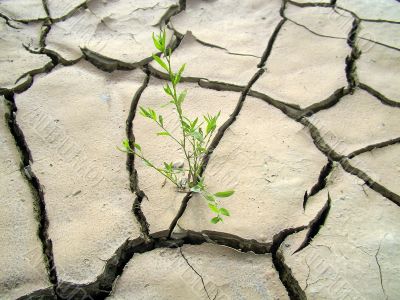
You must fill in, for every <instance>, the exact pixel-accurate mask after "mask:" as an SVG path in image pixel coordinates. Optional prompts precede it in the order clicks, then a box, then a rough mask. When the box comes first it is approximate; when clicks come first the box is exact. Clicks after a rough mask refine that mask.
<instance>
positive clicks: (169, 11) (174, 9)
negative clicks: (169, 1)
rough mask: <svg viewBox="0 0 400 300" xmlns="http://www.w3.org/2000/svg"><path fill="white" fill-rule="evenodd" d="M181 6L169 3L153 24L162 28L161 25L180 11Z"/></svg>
mask: <svg viewBox="0 0 400 300" xmlns="http://www.w3.org/2000/svg"><path fill="white" fill-rule="evenodd" d="M182 10H183V9H182V6H181V5H179V4H178V5H171V6H170V7H169V8H168V9H167V10H166V12H165V13H164V14H163V15H162V16H161V18H160V20H159V21H158V22H157V24H155V26H158V27H160V28H162V27H163V26H165V25H166V24H168V23H169V21H170V19H171V18H172V17H173V16H175V15H177V14H179V13H180V12H181V11H182Z"/></svg>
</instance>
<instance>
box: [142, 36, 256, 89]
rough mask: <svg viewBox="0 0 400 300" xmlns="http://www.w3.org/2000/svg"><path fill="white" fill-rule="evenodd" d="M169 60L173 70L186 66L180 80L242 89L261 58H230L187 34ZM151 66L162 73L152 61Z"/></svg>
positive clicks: (236, 56) (254, 71)
mask: <svg viewBox="0 0 400 300" xmlns="http://www.w3.org/2000/svg"><path fill="white" fill-rule="evenodd" d="M171 61H172V62H171V65H172V69H176V70H179V68H180V66H181V65H183V64H184V63H188V64H187V66H186V68H185V73H184V75H183V79H186V80H190V81H199V80H200V79H201V78H203V79H207V80H210V81H219V82H223V83H229V84H235V85H241V86H245V85H247V83H248V82H249V80H250V79H251V78H252V76H253V75H254V73H256V72H257V70H258V69H257V64H258V63H259V61H260V59H259V58H256V57H249V56H240V55H233V54H229V53H228V52H227V51H226V50H224V49H219V48H215V47H211V46H206V45H203V44H201V43H200V42H199V41H197V40H196V39H195V38H194V36H193V35H192V34H191V33H190V32H188V33H186V34H185V36H184V37H183V40H182V41H181V43H180V44H179V47H178V48H177V49H176V50H175V51H174V53H173V56H172V59H171ZM204 62H207V63H204ZM150 66H151V67H152V68H153V69H155V70H156V71H157V73H159V74H160V73H161V74H163V73H164V72H165V71H164V69H162V68H161V67H160V66H159V65H158V64H157V63H155V62H152V63H151V64H150ZM216 70H218V71H217V72H216Z"/></svg>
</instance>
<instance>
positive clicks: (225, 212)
mask: <svg viewBox="0 0 400 300" xmlns="http://www.w3.org/2000/svg"><path fill="white" fill-rule="evenodd" d="M219 213H220V214H222V215H224V216H227V217H229V216H230V214H229V211H228V210H227V209H226V208H223V207H222V208H220V209H219Z"/></svg>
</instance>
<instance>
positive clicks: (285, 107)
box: [248, 90, 301, 119]
mask: <svg viewBox="0 0 400 300" xmlns="http://www.w3.org/2000/svg"><path fill="white" fill-rule="evenodd" d="M248 95H249V96H252V97H255V98H258V99H261V100H263V101H265V102H267V103H268V104H270V105H272V106H274V107H275V108H277V109H279V110H280V111H282V112H283V113H284V114H285V115H287V116H288V117H289V118H292V119H296V118H297V116H298V115H299V114H300V113H301V108H300V106H298V105H297V104H292V103H285V102H281V101H279V100H275V99H273V98H272V97H270V96H268V95H266V94H263V93H260V92H257V91H253V90H250V91H249V93H248Z"/></svg>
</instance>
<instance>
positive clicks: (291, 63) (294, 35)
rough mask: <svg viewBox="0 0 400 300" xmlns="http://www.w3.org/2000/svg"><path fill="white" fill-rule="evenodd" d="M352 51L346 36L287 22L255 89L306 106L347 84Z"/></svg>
mask: <svg viewBox="0 0 400 300" xmlns="http://www.w3.org/2000/svg"><path fill="white" fill-rule="evenodd" d="M299 40H301V43H299V42H298V41H299ZM350 51H351V49H350V48H349V47H348V45H347V44H346V41H345V40H338V39H329V38H325V37H320V36H317V35H315V34H313V33H311V32H309V31H308V30H307V29H305V28H302V27H300V26H298V25H296V24H293V23H291V22H287V23H285V24H284V25H283V27H282V29H281V31H280V32H279V34H278V37H277V39H276V41H275V44H274V46H273V49H272V53H271V55H270V57H269V59H268V61H267V64H266V66H265V68H266V72H265V73H264V75H262V76H261V78H260V79H259V80H258V81H257V82H256V83H255V84H254V86H253V87H252V90H255V91H257V92H261V93H264V94H267V95H269V96H270V97H272V98H274V99H276V100H279V101H282V102H286V103H291V104H297V105H299V106H301V107H302V108H304V107H307V106H309V105H311V104H313V103H316V102H319V101H322V100H323V99H326V98H328V97H329V96H330V95H331V94H333V92H334V91H335V90H337V89H338V88H341V87H344V86H346V85H347V82H346V74H345V71H344V61H345V59H346V56H347V55H348V54H349V53H350Z"/></svg>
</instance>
